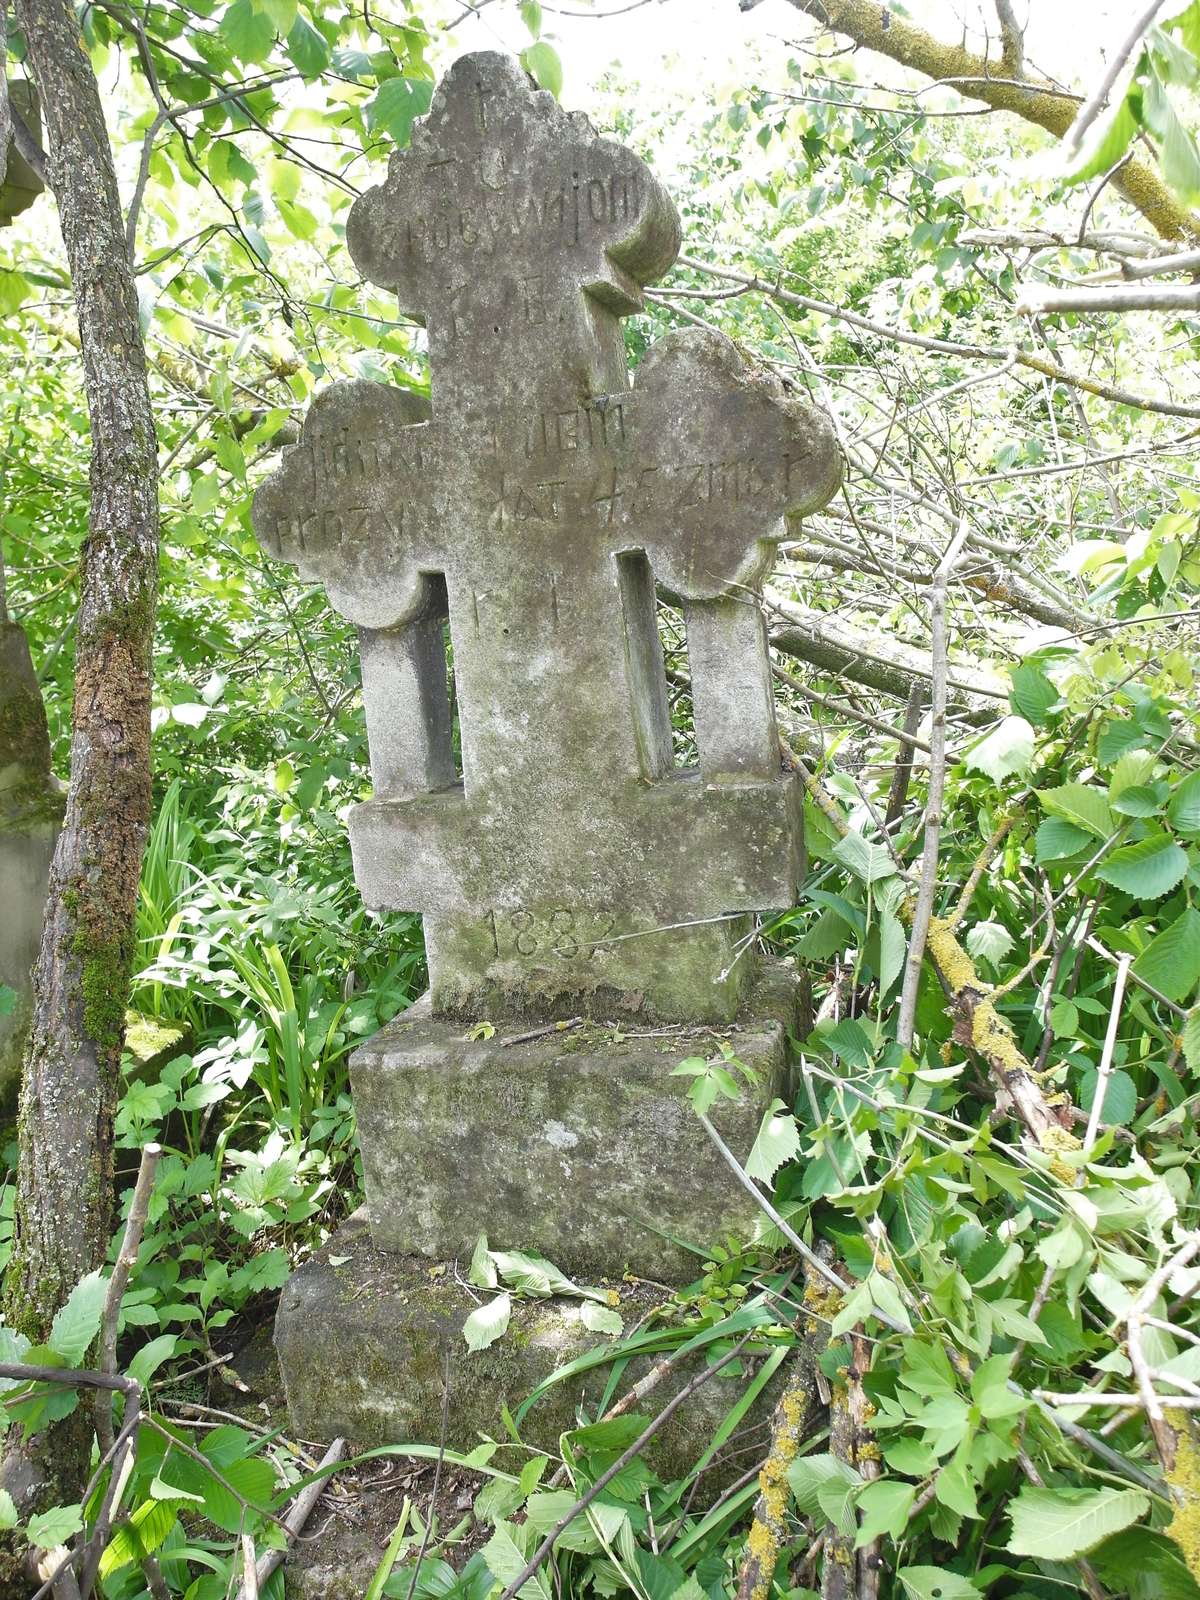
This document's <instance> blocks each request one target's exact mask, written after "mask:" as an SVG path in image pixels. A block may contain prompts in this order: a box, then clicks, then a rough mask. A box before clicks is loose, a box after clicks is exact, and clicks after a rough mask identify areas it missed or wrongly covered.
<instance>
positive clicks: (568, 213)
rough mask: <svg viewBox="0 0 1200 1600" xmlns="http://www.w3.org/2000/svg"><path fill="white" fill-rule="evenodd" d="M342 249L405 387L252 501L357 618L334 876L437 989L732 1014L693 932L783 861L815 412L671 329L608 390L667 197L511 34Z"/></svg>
mask: <svg viewBox="0 0 1200 1600" xmlns="http://www.w3.org/2000/svg"><path fill="white" fill-rule="evenodd" d="M347 241H348V244H349V247H350V250H351V253H352V255H353V257H354V260H355V262H356V264H357V265H358V266H359V268H360V269H361V270H362V272H363V273H364V275H365V276H366V277H367V278H369V279H370V280H371V281H372V282H373V283H376V284H378V285H380V286H383V287H386V288H389V289H394V290H395V292H396V294H397V295H398V297H399V302H400V306H401V309H402V310H404V311H407V312H410V313H412V314H413V315H415V316H417V317H419V318H420V319H421V320H422V321H423V322H424V324H425V326H426V329H427V334H428V345H429V356H430V367H431V373H432V381H431V387H432V408H430V406H429V405H428V404H427V403H426V402H425V401H424V399H423V398H421V397H418V396H417V395H415V394H414V393H413V392H411V391H408V390H405V389H402V388H399V387H397V386H392V385H386V384H371V383H365V382H352V383H341V384H335V385H333V386H332V387H331V388H329V389H327V390H325V391H324V392H323V393H322V394H320V395H319V396H318V397H317V398H316V400H315V401H314V403H313V405H312V407H311V409H310V411H309V414H308V417H307V419H306V422H305V426H304V431H303V435H302V438H301V442H300V443H299V444H298V445H297V446H295V447H294V448H293V449H292V450H290V451H289V452H288V454H287V455H286V457H285V459H284V461H283V464H282V466H281V467H280V468H279V469H278V470H277V471H276V473H275V474H274V476H273V477H271V478H270V479H269V480H268V481H267V482H266V483H265V484H264V485H263V486H262V487H261V488H260V490H259V491H258V494H257V496H256V498H255V505H254V523H255V528H256V531H257V534H258V537H259V539H260V541H261V542H262V544H263V546H264V547H265V548H266V549H267V550H268V551H269V552H270V553H271V554H272V555H274V556H276V557H279V558H280V559H282V560H285V561H288V562H291V563H293V564H294V565H296V566H297V567H298V568H299V569H300V571H301V572H302V573H303V574H304V575H306V576H308V577H311V578H314V579H318V580H320V581H321V582H322V583H323V584H324V585H325V587H326V590H327V592H328V595H329V598H330V600H331V602H332V604H333V605H334V606H335V607H336V608H337V610H338V611H340V612H341V613H342V615H343V616H345V617H347V618H348V619H349V620H350V621H352V622H354V623H356V624H357V625H358V627H359V630H360V640H361V651H362V669H363V692H364V700H365V705H366V714H367V727H368V734H369V740H370V748H371V765H372V775H373V779H374V785H375V795H374V798H373V799H372V800H371V801H369V802H367V803H365V804H363V805H360V806H358V807H357V808H356V810H355V812H354V813H353V816H352V820H351V840H352V846H353V851H354V859H355V871H356V875H357V878H358V882H359V885H360V888H361V890H362V893H363V895H364V898H365V899H366V900H367V902H368V904H371V905H374V906H379V907H395V908H400V909H406V910H419V911H422V912H424V913H425V918H426V938H427V944H428V948H429V959H430V980H431V988H432V992H433V1003H434V1008H435V1011H442V1012H446V1013H453V1014H471V1013H474V1014H477V1015H481V1016H485V1015H489V1014H491V1013H497V1012H500V1013H503V1012H504V1011H505V1010H509V1011H517V1012H524V1013H526V1014H531V1015H547V1016H553V1015H555V1014H560V1013H561V1012H563V1011H564V1010H565V1011H566V1012H568V1013H569V1014H574V1012H575V1011H577V1010H579V1009H581V1008H586V1007H587V1006H588V1005H591V1006H593V1007H595V1008H598V1011H599V1013H600V1014H605V1015H609V1014H613V1013H614V1012H618V1011H620V1010H628V1009H637V1008H638V1007H640V1006H645V1007H646V1008H647V1009H649V1010H650V1011H656V1012H657V1013H659V1014H661V1015H669V1014H678V1015H705V1014H707V1012H708V1011H711V1013H712V1014H714V1015H718V1014H729V1012H730V1010H731V1008H732V1007H734V1006H735V1005H736V993H735V990H736V983H734V984H733V985H732V987H731V983H730V980H729V978H728V973H727V970H726V969H727V966H728V959H729V943H728V938H727V937H725V936H724V935H723V934H722V933H721V932H717V933H716V934H714V929H716V930H720V929H721V928H722V924H721V922H720V921H719V919H722V918H726V917H728V916H730V915H731V914H734V913H744V912H750V911H753V910H761V909H768V908H774V907H780V906H785V905H788V904H790V903H791V902H792V900H793V897H794V888H795V874H796V870H797V866H796V863H797V855H798V838H799V823H798V815H799V810H798V807H799V799H798V794H797V791H796V784H795V780H794V779H793V778H792V777H791V776H790V775H789V774H787V773H785V772H784V771H782V770H781V765H780V759H779V744H778V736H777V733H776V728H775V721H774V709H773V701H772V693H771V676H770V663H769V659H768V654H767V646H766V637H765V630H764V626H763V622H762V617H761V613H760V609H759V605H758V603H757V590H758V586H759V585H760V584H761V581H762V578H763V576H764V574H765V571H766V570H767V567H768V564H769V561H770V558H771V554H772V551H773V546H774V543H775V542H776V541H778V540H779V539H780V538H781V537H782V536H783V532H784V517H785V515H786V514H787V513H789V512H792V513H796V512H800V513H802V512H805V511H811V510H813V509H816V508H817V507H819V506H820V505H822V504H824V503H825V501H826V500H827V499H828V498H829V496H830V495H831V494H832V493H833V491H834V489H835V488H836V486H837V483H838V480H839V460H838V455H837V451H836V448H835V444H834V440H833V435H832V430H831V429H830V426H829V424H828V422H827V420H826V419H825V417H824V416H823V415H822V414H821V413H819V412H816V411H814V410H812V409H810V408H809V407H807V406H806V405H803V404H801V403H800V402H799V401H798V400H796V399H794V398H792V397H790V396H787V395H784V394H783V393H782V392H781V390H780V388H779V386H778V385H777V384H776V383H774V382H773V381H772V380H770V379H769V378H767V377H766V376H765V375H764V374H763V373H761V372H760V371H758V370H757V369H755V368H753V367H751V366H749V365H748V364H747V363H746V362H745V361H744V360H743V358H742V357H741V356H740V355H739V354H738V352H737V350H736V349H735V347H734V346H733V345H732V344H731V343H729V342H728V341H727V340H725V339H724V338H722V337H720V336H718V335H717V334H715V333H713V334H709V333H706V332H704V331H702V330H697V331H695V332H688V333H684V334H672V335H670V336H668V337H666V338H664V339H662V340H661V341H660V342H659V343H657V344H656V345H655V346H654V347H653V348H652V349H651V351H650V352H649V354H648V355H647V356H646V357H645V358H644V359H643V361H642V362H641V364H640V366H639V367H638V369H637V373H636V376H635V379H634V382H633V384H632V386H631V385H630V383H629V378H628V374H627V370H626V364H625V355H624V345H623V339H622V334H621V324H620V319H621V318H622V317H623V316H625V315H628V314H629V313H630V312H632V311H635V310H637V309H638V308H639V307H640V306H641V304H642V298H641V291H642V287H643V286H644V285H645V284H646V283H649V282H651V281H653V280H654V279H656V278H659V277H661V276H662V275H663V273H665V272H666V270H667V269H668V268H669V266H670V265H671V263H672V261H673V260H674V258H675V255H676V253H677V251H678V248H679V243H680V232H679V222H678V218H677V216H676V213H675V210H674V207H673V206H672V204H671V201H670V199H669V198H668V196H667V195H666V193H665V192H664V190H663V189H662V188H661V186H660V185H659V184H658V183H657V182H656V180H655V179H654V177H653V176H652V175H651V173H650V172H649V170H648V169H647V167H646V166H645V165H644V163H643V162H642V161H641V160H640V159H639V158H638V157H637V156H635V155H634V154H633V153H632V152H630V151H628V150H626V149H624V148H623V147H621V146H620V145H617V144H615V143H613V142H611V141H609V140H607V139H602V138H599V137H598V136H597V135H596V134H595V133H594V131H593V130H592V128H591V127H590V125H589V124H588V122H587V121H586V119H585V118H583V117H581V116H578V115H568V114H566V113H565V112H563V111H562V110H560V108H559V107H558V105H557V103H556V102H555V101H554V99H553V97H552V96H550V95H549V94H547V93H544V92H540V91H538V90H536V89H535V88H534V87H533V86H532V84H531V82H530V80H529V79H528V78H527V76H526V75H525V73H524V72H523V71H522V70H521V68H520V67H519V66H518V64H517V63H516V62H515V61H512V60H510V59H509V58H507V57H504V56H500V55H493V54H480V55H471V56H465V57H463V58H461V59H460V60H459V61H457V62H456V63H455V64H454V66H453V67H452V68H451V70H450V72H449V73H448V74H447V76H446V77H445V79H444V80H443V81H442V83H441V85H440V86H439V88H438V91H437V93H436V95H435V97H434V101H433V105H432V108H431V111H430V114H429V116H428V118H427V119H426V120H425V122H424V123H419V124H417V126H416V127H415V129H414V132H413V140H412V147H411V148H410V149H408V150H403V151H398V152H397V153H396V154H395V155H394V156H393V157H392V161H391V165H390V167H389V171H388V177H387V180H386V182H384V183H383V184H382V185H380V186H379V187H378V188H375V189H372V190H370V191H369V192H368V193H366V194H365V195H363V196H362V198H361V199H359V200H358V201H357V202H356V203H355V205H354V206H353V208H352V210H351V212H350V216H349V221H348V225H347ZM656 584H657V585H658V586H660V587H661V588H662V589H663V590H664V591H666V592H667V593H668V594H669V595H670V596H672V597H673V598H674V599H675V600H676V601H677V602H678V603H679V604H680V605H681V606H682V608H683V610H684V613H685V615H686V620H687V646H688V654H689V664H690V673H691V683H692V695H693V701H694V717H695V730H696V738H697V744H698V748H699V762H700V764H699V770H698V771H689V770H678V769H677V768H676V767H675V765H674V762H673V758H672V742H671V728H670V721H669V716H668V703H667V693H666V681H665V675H664V670H663V659H662V652H661V648H660V645H659V640H658V634H657V628H656V621H655V586H656ZM447 619H448V624H449V641H450V645H451V652H452V659H453V678H454V702H455V704H454V705H452V703H451V697H450V695H449V692H448V684H447V665H446V645H445V623H446V621H447ZM455 706H456V708H457V714H458V724H459V734H460V746H461V771H460V770H459V762H458V760H457V758H456V755H455V749H454V741H453V721H454V709H455ZM668 929H669V930H670V931H669V932H664V931H661V930H668ZM698 982H699V987H700V990H701V991H703V992H701V993H698V991H697V983H698ZM709 991H711V994H710V992H709ZM706 1008H707V1010H706Z"/></svg>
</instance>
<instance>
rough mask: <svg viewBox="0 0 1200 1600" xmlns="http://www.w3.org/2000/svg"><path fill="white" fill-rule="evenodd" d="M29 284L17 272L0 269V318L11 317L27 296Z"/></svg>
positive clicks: (29, 289) (27, 280)
mask: <svg viewBox="0 0 1200 1600" xmlns="http://www.w3.org/2000/svg"><path fill="white" fill-rule="evenodd" d="M30 291H31V285H30V282H29V279H28V278H23V277H22V276H21V274H20V273H19V272H8V271H0V318H4V317H11V316H12V314H13V312H14V311H16V310H17V309H18V308H19V307H20V306H21V305H22V304H23V303H24V301H26V300H27V299H28V298H29V295H30Z"/></svg>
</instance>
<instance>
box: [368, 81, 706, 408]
mask: <svg viewBox="0 0 1200 1600" xmlns="http://www.w3.org/2000/svg"><path fill="white" fill-rule="evenodd" d="M346 240H347V243H348V245H349V248H350V253H351V255H352V256H353V258H354V261H355V264H356V265H357V266H358V267H359V269H360V270H361V271H362V273H363V274H364V276H365V277H367V278H368V279H370V281H371V282H372V283H375V284H378V285H379V286H380V287H383V288H388V289H394V290H395V291H396V294H397V295H398V297H399V300H400V306H401V309H402V310H404V311H406V312H409V313H410V314H412V315H414V316H418V317H420V318H421V319H422V320H424V321H425V322H426V324H427V327H428V330H429V347H430V364H431V368H432V373H433V390H434V406H435V408H436V409H438V410H443V411H445V410H450V409H458V408H460V407H462V406H466V405H469V404H471V403H472V402H473V401H475V400H476V399H478V398H480V397H486V399H487V400H488V401H489V403H492V404H494V403H495V402H496V400H497V399H498V398H500V397H501V396H504V397H505V398H507V399H509V400H511V401H514V402H519V401H521V400H523V399H525V398H527V397H529V396H536V397H537V398H538V400H539V401H540V402H541V403H542V404H543V405H545V404H551V405H553V404H556V403H558V402H559V401H561V402H562V403H563V404H564V405H569V404H574V403H577V402H579V401H582V400H586V399H588V398H590V397H591V396H592V395H595V394H603V393H605V392H608V391H611V390H612V389H615V388H619V387H622V386H623V385H624V382H625V378H624V370H625V368H624V355H623V351H622V348H621V338H620V327H619V322H618V318H620V317H622V316H627V315H628V314H629V313H630V312H632V311H636V310H637V309H638V308H639V307H640V305H641V290H642V286H643V285H644V284H646V283H650V282H653V281H654V280H655V279H657V278H659V277H661V276H662V275H663V273H665V272H666V271H667V269H668V268H669V267H670V265H671V263H672V262H673V261H674V259H675V256H676V254H677V253H678V250H679V243H680V231H679V218H678V216H677V214H676V211H675V207H674V206H673V204H672V203H671V200H670V198H669V196H668V195H667V193H666V191H665V190H664V189H663V188H662V186H661V185H660V184H659V183H658V182H657V180H656V179H655V178H654V176H653V175H652V173H651V172H650V170H649V168H648V167H647V166H646V165H645V163H644V162H643V161H642V160H640V159H639V157H637V156H636V155H634V154H633V152H632V151H630V150H627V149H625V148H624V147H623V146H622V145H619V144H616V143H615V142H613V141H612V140H609V139H603V138H601V137H599V136H598V135H597V134H596V132H595V130H594V129H593V128H592V126H591V124H590V123H589V122H588V120H587V118H586V117H585V116H583V115H581V114H568V113H567V112H565V111H563V110H562V109H561V108H560V107H559V105H558V103H557V101H556V100H555V99H554V97H553V96H552V95H550V94H548V93H546V92H545V91H544V90H538V89H536V88H535V87H534V86H533V83H532V81H531V80H530V78H529V77H528V76H527V74H526V73H525V72H524V71H523V70H522V69H521V67H520V66H519V64H518V63H517V62H516V61H514V60H512V59H511V57H508V56H503V55H498V54H494V53H491V52H483V53H479V54H475V55H469V56H463V57H461V58H460V59H459V60H458V61H456V62H455V63H454V65H453V66H452V67H451V68H450V70H449V72H448V73H447V74H446V76H445V77H444V78H443V80H442V82H441V84H440V85H439V87H438V89H437V92H436V94H435V95H434V99H433V104H432V106H431V108H430V112H429V115H428V117H427V118H426V119H425V120H424V121H423V122H420V123H417V124H416V126H415V127H414V130H413V139H412V145H411V147H410V148H409V149H408V150H399V151H397V152H396V153H395V155H393V157H392V159H391V163H390V165H389V168H388V176H387V180H386V182H384V183H383V184H381V185H380V186H379V187H377V188H374V189H370V190H368V191H367V193H366V194H364V195H363V196H362V197H361V198H360V199H359V200H357V201H356V202H355V204H354V206H353V207H352V208H351V211H350V216H349V219H348V222H347V225H346Z"/></svg>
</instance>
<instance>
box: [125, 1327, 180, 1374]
mask: <svg viewBox="0 0 1200 1600" xmlns="http://www.w3.org/2000/svg"><path fill="white" fill-rule="evenodd" d="M178 1344H179V1336H178V1334H174V1333H160V1334H159V1336H158V1338H157V1339H151V1340H150V1342H149V1344H144V1345H143V1346H142V1348H141V1349H140V1350H139V1351H138V1352H137V1354H136V1355H135V1356H134V1357H133V1359H132V1360H131V1361H130V1363H129V1366H128V1369H127V1371H128V1375H129V1377H131V1378H134V1379H136V1380H137V1382H138V1383H140V1384H142V1385H143V1386H144V1385H146V1384H147V1383H149V1382H150V1379H151V1378H152V1377H153V1376H154V1374H155V1373H156V1372H157V1371H158V1369H159V1367H161V1366H162V1364H163V1362H164V1361H169V1360H170V1359H171V1357H172V1356H173V1355H174V1354H175V1350H176V1347H177V1346H178Z"/></svg>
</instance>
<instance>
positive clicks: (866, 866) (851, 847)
mask: <svg viewBox="0 0 1200 1600" xmlns="http://www.w3.org/2000/svg"><path fill="white" fill-rule="evenodd" d="M833 854H834V857H835V858H836V860H838V861H840V862H841V863H842V865H843V866H844V867H846V868H847V869H848V870H849V871H851V872H852V873H853V874H854V876H855V877H856V878H861V879H862V881H863V882H864V883H875V882H876V881H877V880H878V879H880V878H890V877H892V876H893V875H894V874H895V871H896V863H895V862H894V861H893V860H892V858H891V856H890V855H889V854H888V852H887V847H886V846H885V845H881V844H872V843H871V842H870V841H869V840H867V839H864V838H863V836H862V834H861V833H856V832H855V831H854V830H853V829H851V830H850V832H849V833H848V834H846V835H845V837H844V838H841V839H839V840H838V842H837V844H835V845H834V847H833Z"/></svg>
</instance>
